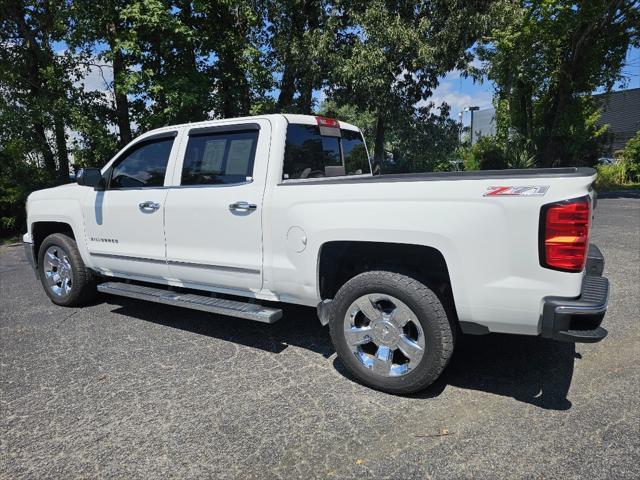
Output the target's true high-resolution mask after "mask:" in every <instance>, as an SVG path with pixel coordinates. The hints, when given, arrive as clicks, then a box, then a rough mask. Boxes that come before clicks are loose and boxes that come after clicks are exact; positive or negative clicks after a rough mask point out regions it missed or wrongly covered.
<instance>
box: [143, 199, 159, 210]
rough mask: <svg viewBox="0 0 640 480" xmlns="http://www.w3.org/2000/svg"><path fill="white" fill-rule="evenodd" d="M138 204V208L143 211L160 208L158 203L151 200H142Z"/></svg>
mask: <svg viewBox="0 0 640 480" xmlns="http://www.w3.org/2000/svg"><path fill="white" fill-rule="evenodd" d="M138 206H139V207H140V210H142V211H143V212H155V211H156V210H158V209H159V208H160V204H159V203H156V202H151V201H146V202H142V203H141V204H140V205H138Z"/></svg>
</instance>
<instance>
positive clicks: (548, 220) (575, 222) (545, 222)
mask: <svg viewBox="0 0 640 480" xmlns="http://www.w3.org/2000/svg"><path fill="white" fill-rule="evenodd" d="M590 223H591V199H590V198H589V197H588V196H587V197H583V198H578V199H575V200H567V201H566V202H559V203H552V204H549V205H545V206H544V207H542V212H541V218H540V265H542V266H543V267H547V268H553V269H555V270H563V271H566V272H580V271H582V269H583V268H584V264H585V262H586V260H587V249H588V248H589V226H590Z"/></svg>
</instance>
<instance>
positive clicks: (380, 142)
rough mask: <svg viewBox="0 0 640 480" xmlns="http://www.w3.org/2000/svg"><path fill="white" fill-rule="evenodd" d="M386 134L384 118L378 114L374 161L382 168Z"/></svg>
mask: <svg viewBox="0 0 640 480" xmlns="http://www.w3.org/2000/svg"><path fill="white" fill-rule="evenodd" d="M384 134H385V125H384V118H383V117H382V115H380V114H378V119H377V121H376V140H375V147H374V154H373V159H374V160H375V162H376V163H377V164H378V165H379V166H382V162H383V161H384Z"/></svg>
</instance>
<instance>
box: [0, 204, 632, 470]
mask: <svg viewBox="0 0 640 480" xmlns="http://www.w3.org/2000/svg"><path fill="white" fill-rule="evenodd" d="M633 197H634V195H621V196H619V197H615V196H614V198H606V199H601V200H600V201H599V204H598V209H597V211H596V222H595V228H594V231H593V237H592V241H593V242H595V243H596V244H598V245H599V246H600V248H601V250H602V252H603V253H604V255H605V258H606V262H607V263H606V267H605V275H606V276H607V277H609V279H610V281H611V284H612V294H611V303H610V307H609V312H608V314H607V316H606V318H605V321H604V325H603V326H604V327H605V328H607V329H608V330H609V336H608V337H607V338H606V339H605V340H604V341H603V342H601V343H599V344H594V345H586V344H577V345H573V344H568V343H557V342H553V341H547V340H542V339H539V338H532V337H517V336H508V335H488V336H485V337H470V336H469V337H463V338H462V339H461V341H460V342H459V343H458V345H457V350H456V353H455V355H454V358H453V360H452V362H451V364H450V365H449V367H448V368H447V370H446V371H445V373H444V375H443V377H442V378H441V380H439V381H438V382H437V383H436V384H435V385H434V386H432V387H431V388H430V389H428V390H427V391H425V392H423V393H422V394H419V395H416V396H412V397H408V398H403V397H395V396H391V395H387V394H384V393H380V392H376V391H373V390H370V389H368V388H366V387H363V386H361V385H359V384H357V383H355V382H354V381H352V379H350V378H349V377H348V374H347V373H346V372H345V371H344V369H343V368H342V366H341V365H340V362H339V361H337V360H336V358H335V352H334V350H333V347H332V346H331V343H330V340H329V335H328V331H327V330H326V329H325V328H322V327H321V326H320V324H319V322H318V320H317V318H316V316H315V311H314V310H313V309H307V308H301V307H289V308H287V309H286V310H285V317H284V319H283V320H281V321H280V322H278V323H276V324H275V325H271V326H270V325H263V324H256V323H252V322H249V321H243V320H238V319H233V318H225V317H216V316H213V315H208V314H204V313H200V312H192V311H189V310H182V309H177V308H172V307H166V306H162V305H157V304H150V303H143V302H139V301H135V300H128V299H123V298H117V297H102V298H100V299H99V301H98V302H96V303H95V304H94V305H92V306H90V307H87V308H84V309H65V308H61V307H57V306H54V305H53V304H52V303H51V302H50V301H49V300H48V298H47V297H46V295H45V294H44V292H43V290H42V289H41V287H40V285H39V283H38V281H37V280H36V278H35V276H34V274H33V272H32V271H31V270H30V268H29V266H28V264H27V263H26V261H25V260H24V259H23V250H22V247H21V246H11V247H0V317H1V320H0V380H1V392H0V478H6V479H18V478H38V479H42V478H72V477H99V478H203V477H204V478H269V479H271V478H283V479H284V478H286V479H290V478H304V479H307V478H352V477H358V478H394V479H396V478H397V479H400V478H402V479H409V478H431V477H434V478H514V477H520V478H521V477H530V478H560V477H561V478H578V477H584V478H590V479H596V478H603V479H604V478H634V479H635V478H638V477H639V476H640V465H639V463H640V413H639V412H640V335H639V334H640V326H639V323H638V320H639V316H640V313H639V312H640V284H639V282H640V199H639V198H637V196H636V198H633Z"/></svg>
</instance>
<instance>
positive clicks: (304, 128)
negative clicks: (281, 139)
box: [283, 123, 371, 180]
mask: <svg viewBox="0 0 640 480" xmlns="http://www.w3.org/2000/svg"><path fill="white" fill-rule="evenodd" d="M335 130H337V129H335ZM367 173H371V169H370V167H369V159H368V158H367V151H366V148H365V146H364V141H363V140H362V135H361V134H360V132H357V131H352V130H346V129H341V130H340V137H338V136H333V135H321V131H320V127H318V126H317V125H301V124H295V123H292V124H289V126H288V127H287V141H286V146H285V153H284V170H283V178H284V179H285V180H287V179H300V178H303V179H304V178H322V177H339V176H344V175H362V174H367Z"/></svg>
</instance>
